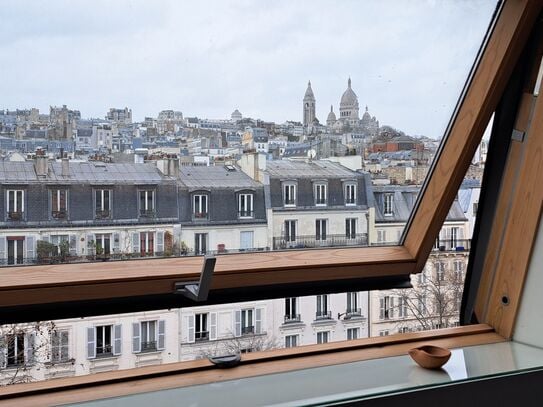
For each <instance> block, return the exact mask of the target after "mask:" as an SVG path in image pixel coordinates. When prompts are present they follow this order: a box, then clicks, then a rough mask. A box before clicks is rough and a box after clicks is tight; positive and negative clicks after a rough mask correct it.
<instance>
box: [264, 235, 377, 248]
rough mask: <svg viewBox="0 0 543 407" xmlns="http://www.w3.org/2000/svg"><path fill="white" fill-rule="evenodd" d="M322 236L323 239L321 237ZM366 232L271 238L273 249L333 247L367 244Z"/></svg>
mask: <svg viewBox="0 0 543 407" xmlns="http://www.w3.org/2000/svg"><path fill="white" fill-rule="evenodd" d="M323 238H324V239H323ZM367 245H368V235H367V233H357V234H355V235H353V234H350V235H345V234H338V235H329V234H327V235H326V236H323V235H320V236H319V239H317V236H315V235H303V236H295V237H294V236H292V235H289V236H278V237H274V238H273V249H274V250H281V249H304V248H312V247H334V246H367Z"/></svg>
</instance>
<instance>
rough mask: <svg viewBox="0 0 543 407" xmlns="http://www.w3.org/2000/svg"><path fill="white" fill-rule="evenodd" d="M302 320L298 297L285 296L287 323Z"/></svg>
mask: <svg viewBox="0 0 543 407" xmlns="http://www.w3.org/2000/svg"><path fill="white" fill-rule="evenodd" d="M288 322H300V314H299V313H298V298H296V297H289V298H285V323H288Z"/></svg>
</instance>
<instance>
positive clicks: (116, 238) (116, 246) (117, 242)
mask: <svg viewBox="0 0 543 407" xmlns="http://www.w3.org/2000/svg"><path fill="white" fill-rule="evenodd" d="M120 247H121V234H120V233H113V245H112V248H113V253H119V251H120Z"/></svg>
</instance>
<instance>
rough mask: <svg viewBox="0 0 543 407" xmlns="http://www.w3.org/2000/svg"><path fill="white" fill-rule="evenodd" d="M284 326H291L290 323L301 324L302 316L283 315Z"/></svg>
mask: <svg viewBox="0 0 543 407" xmlns="http://www.w3.org/2000/svg"><path fill="white" fill-rule="evenodd" d="M284 321H285V324H292V323H296V322H301V321H302V316H301V315H300V314H290V315H285V319H284Z"/></svg>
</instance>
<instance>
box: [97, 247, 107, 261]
mask: <svg viewBox="0 0 543 407" xmlns="http://www.w3.org/2000/svg"><path fill="white" fill-rule="evenodd" d="M95 245H96V248H95V253H96V259H98V260H102V261H107V260H109V254H106V253H105V252H104V248H103V247H102V245H101V244H99V243H98V244H95Z"/></svg>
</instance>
